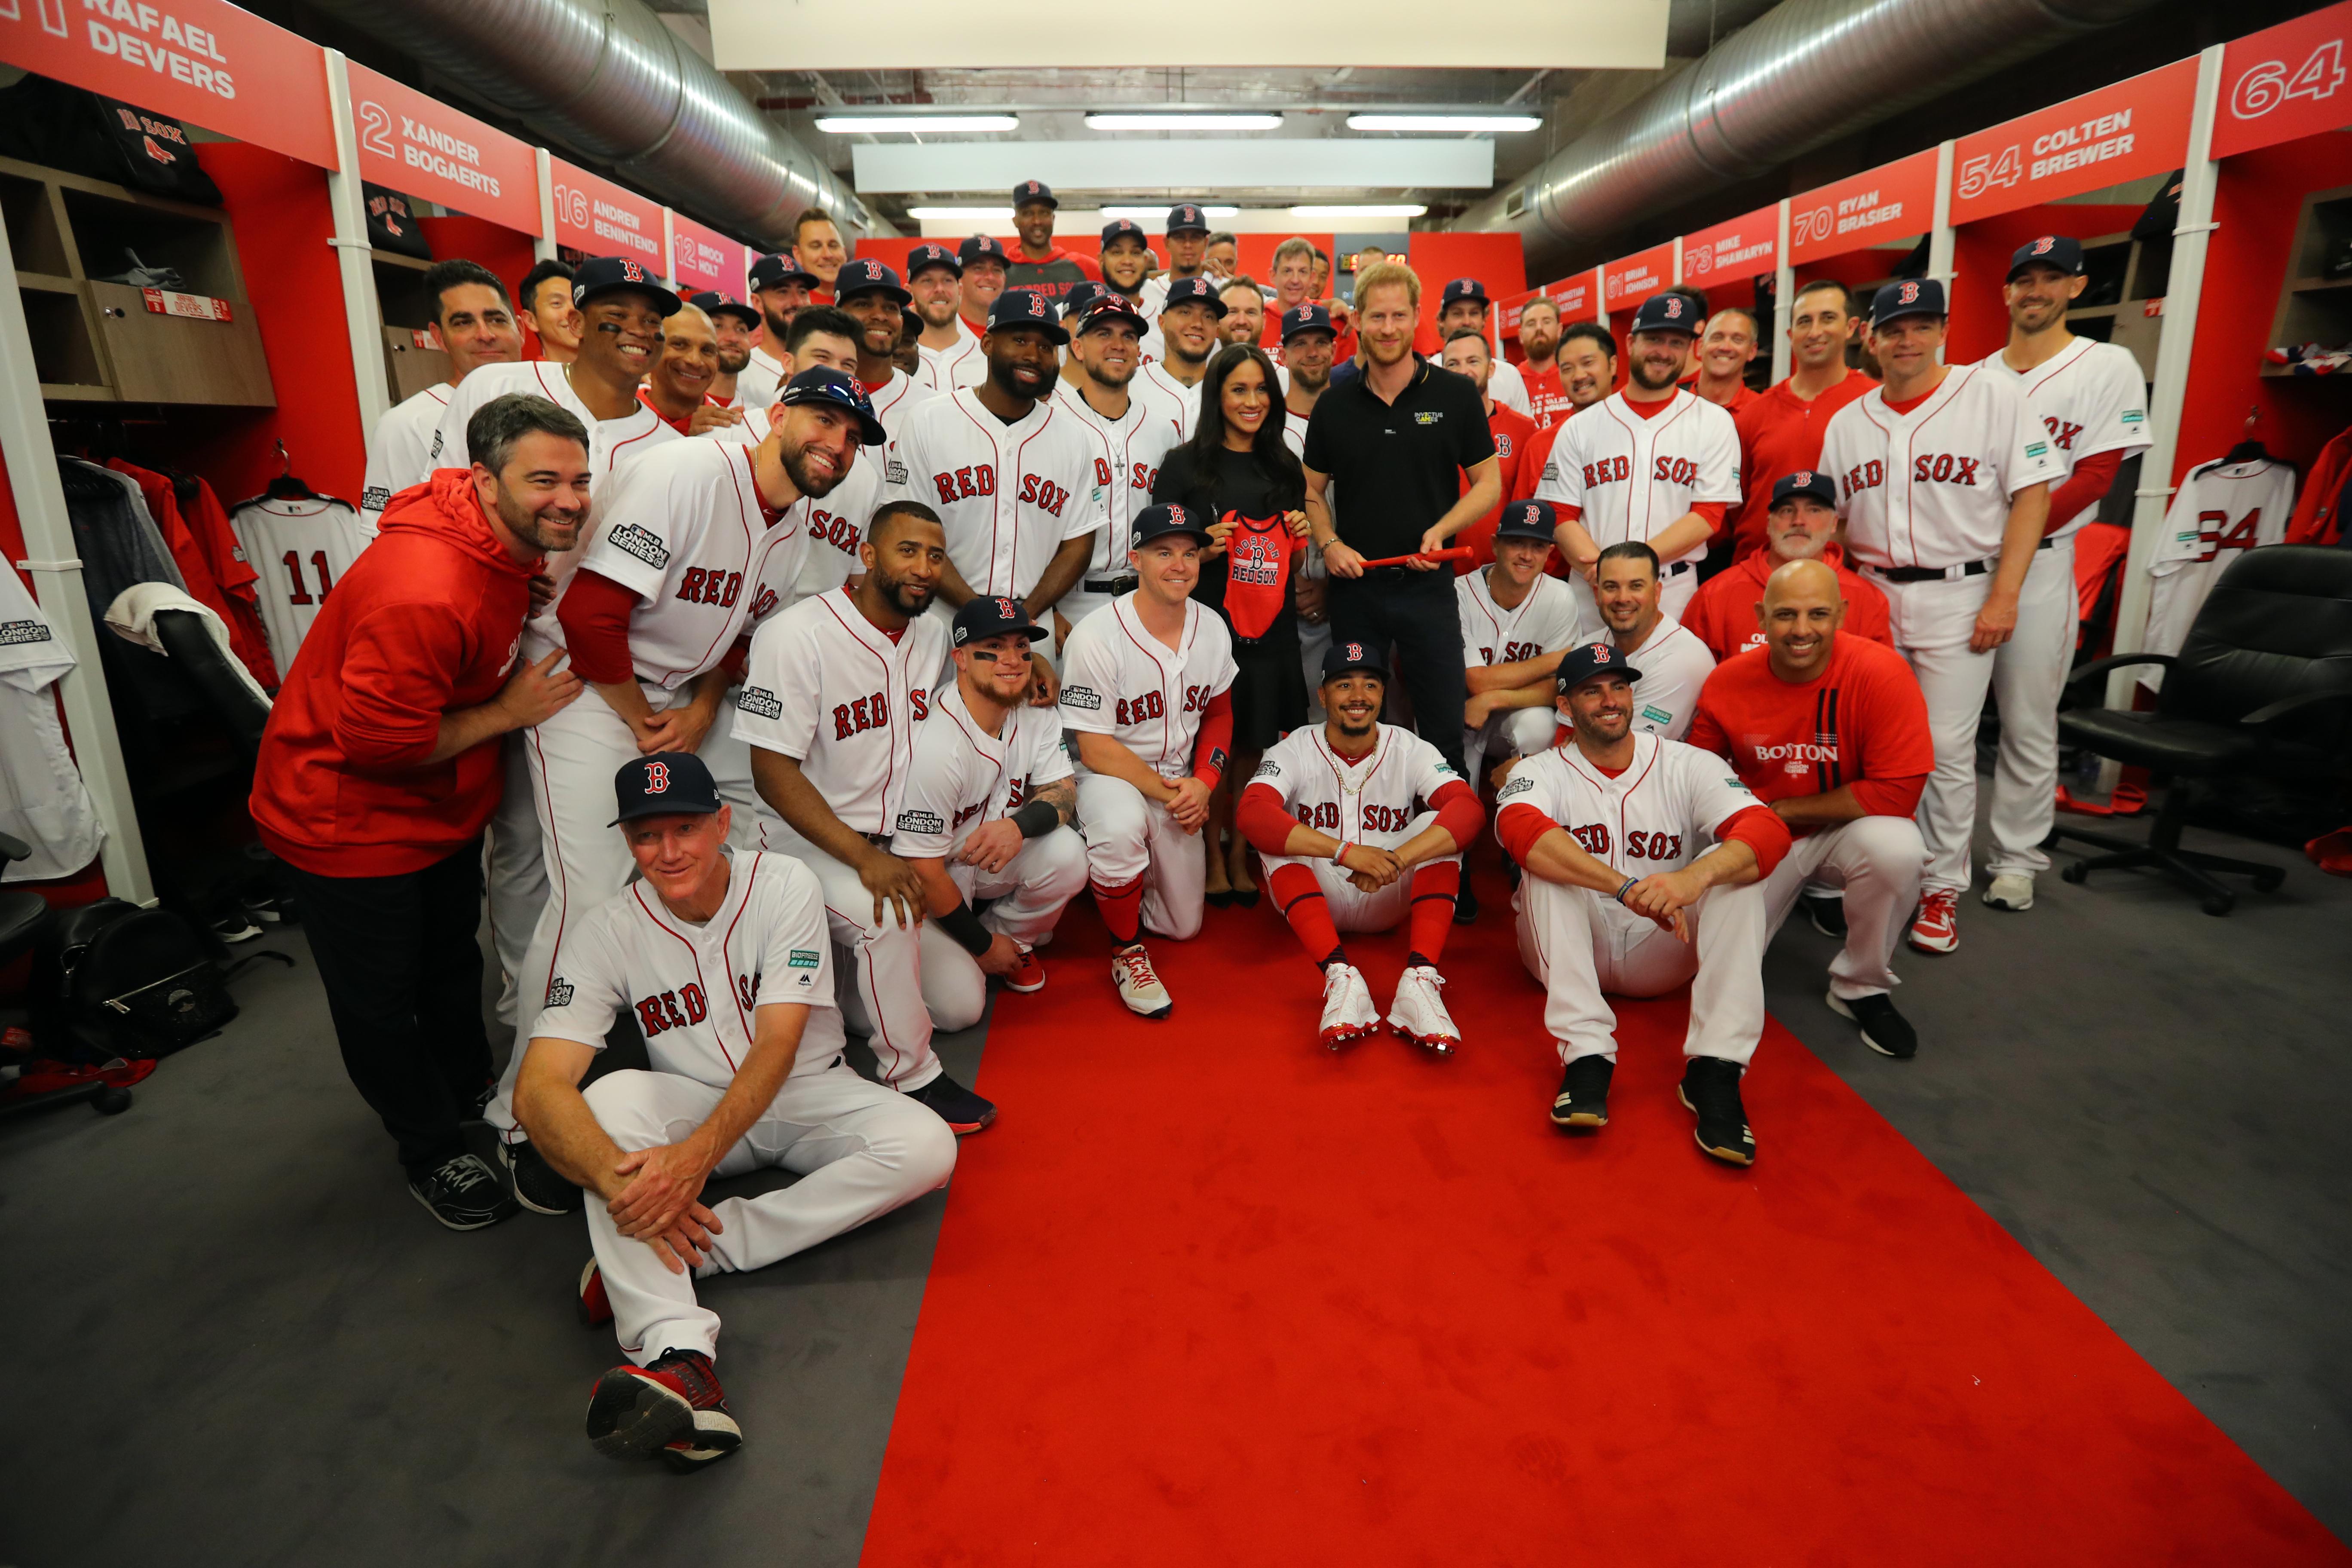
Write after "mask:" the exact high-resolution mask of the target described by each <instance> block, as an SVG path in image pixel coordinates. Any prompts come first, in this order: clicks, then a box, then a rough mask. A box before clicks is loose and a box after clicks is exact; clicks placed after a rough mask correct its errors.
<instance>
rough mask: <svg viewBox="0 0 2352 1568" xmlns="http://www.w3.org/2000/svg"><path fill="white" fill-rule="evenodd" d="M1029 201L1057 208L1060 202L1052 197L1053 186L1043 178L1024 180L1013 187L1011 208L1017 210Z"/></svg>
mask: <svg viewBox="0 0 2352 1568" xmlns="http://www.w3.org/2000/svg"><path fill="white" fill-rule="evenodd" d="M1031 202H1044V203H1045V205H1047V206H1049V207H1053V208H1055V209H1056V210H1058V209H1059V208H1060V207H1061V205H1062V204H1061V203H1060V202H1057V201H1055V199H1054V187H1053V186H1051V185H1049V184H1046V183H1045V181H1043V180H1024V181H1022V182H1021V183H1020V184H1017V185H1015V186H1013V211H1014V212H1019V211H1020V210H1021V209H1022V208H1023V207H1025V206H1027V205H1029V204H1030V203H1031Z"/></svg>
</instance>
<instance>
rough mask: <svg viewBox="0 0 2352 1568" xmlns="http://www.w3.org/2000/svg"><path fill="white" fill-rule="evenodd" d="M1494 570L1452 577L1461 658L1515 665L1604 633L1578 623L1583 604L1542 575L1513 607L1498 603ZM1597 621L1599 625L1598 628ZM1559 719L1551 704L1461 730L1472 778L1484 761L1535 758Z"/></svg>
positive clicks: (1481, 772)
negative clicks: (1508, 607) (1459, 617)
mask: <svg viewBox="0 0 2352 1568" xmlns="http://www.w3.org/2000/svg"><path fill="white" fill-rule="evenodd" d="M1493 570H1496V568H1491V567H1484V566H1482V567H1480V568H1479V569H1478V570H1477V571H1475V572H1472V573H1469V574H1465V575H1463V576H1460V577H1456V578H1455V579H1454V606H1455V608H1456V610H1457V611H1458V612H1459V613H1460V615H1461V617H1462V654H1463V658H1465V659H1466V660H1468V661H1469V662H1470V663H1471V664H1472V665H1473V666H1475V667H1481V668H1484V667H1491V666H1494V665H1497V664H1517V663H1518V662H1519V660H1521V659H1523V658H1536V657H1537V656H1538V655H1539V654H1548V653H1559V652H1560V651H1561V650H1562V649H1565V648H1569V647H1574V646H1575V645H1576V644H1578V643H1580V642H1591V641H1592V640H1593V639H1595V638H1596V637H1599V636H1600V635H1601V634H1600V632H1599V631H1598V630H1597V629H1594V627H1588V626H1583V625H1582V624H1581V622H1580V608H1581V607H1580V603H1579V601H1578V599H1577V596H1576V595H1575V592H1574V591H1573V590H1572V589H1570V587H1569V585H1568V584H1566V583H1563V582H1561V581H1560V580H1559V578H1557V577H1554V576H1550V575H1549V574H1538V576H1537V578H1536V580H1535V585H1534V586H1533V587H1531V588H1529V589H1528V594H1527V597H1525V598H1523V599H1521V600H1520V601H1519V602H1518V604H1517V605H1516V606H1514V607H1513V608H1511V609H1505V608H1503V606H1502V605H1498V604H1496V602H1495V591H1494V587H1493V583H1492V579H1491V578H1490V577H1489V576H1488V574H1489V572H1491V571H1493ZM1597 626H1598V622H1597V621H1596V622H1595V627H1597ZM1558 723H1559V715H1558V714H1557V713H1556V712H1555V711H1554V710H1553V708H1552V705H1551V703H1550V702H1549V700H1547V701H1545V702H1543V703H1542V704H1541V705H1539V706H1538V707H1534V708H1507V709H1505V710H1502V711H1501V712H1498V713H1496V714H1495V715H1494V716H1493V717H1491V718H1489V719H1488V720H1487V721H1486V723H1484V724H1482V725H1480V726H1479V727H1478V728H1477V729H1475V730H1465V731H1463V732H1462V755H1463V758H1464V761H1465V765H1467V766H1468V768H1469V769H1470V776H1471V777H1472V778H1474V779H1475V778H1478V777H1482V776H1483V775H1484V773H1485V770H1486V758H1487V756H1488V755H1489V754H1490V753H1491V754H1493V755H1496V756H1512V757H1531V756H1534V755H1535V754H1536V753H1537V752H1540V751H1542V750H1544V749H1545V748H1546V747H1548V746H1549V745H1550V744H1551V742H1552V733H1553V731H1554V730H1556V729H1557V728H1558Z"/></svg>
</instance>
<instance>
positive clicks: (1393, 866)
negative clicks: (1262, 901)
mask: <svg viewBox="0 0 2352 1568" xmlns="http://www.w3.org/2000/svg"><path fill="white" fill-rule="evenodd" d="M1322 686H1323V693H1322V696H1323V707H1324V710H1325V711H1326V712H1328V714H1329V715H1330V717H1329V718H1328V719H1327V720H1325V721H1324V722H1323V723H1322V724H1321V725H1319V726H1301V727H1300V728H1298V729H1297V730H1293V731H1291V732H1290V733H1289V734H1288V735H1286V736H1285V737H1284V738H1283V739H1282V741H1281V742H1279V743H1277V744H1276V745H1275V746H1273V747H1272V748H1270V749H1269V750H1268V751H1267V752H1266V753H1265V761H1263V762H1261V763H1259V764H1258V768H1257V772H1256V773H1255V775H1254V776H1253V777H1252V778H1251V780H1250V782H1249V785H1248V787H1247V788H1245V789H1244V790H1243V791H1242V797H1241V800H1240V801H1239V802H1238V803H1237V804H1236V805H1235V806H1234V826H1235V827H1237V828H1239V829H1240V830H1241V832H1242V833H1243V834H1244V836H1245V837H1247V838H1248V839H1249V841H1250V846H1251V847H1253V848H1255V850H1256V851H1257V852H1258V854H1259V855H1260V856H1261V857H1262V858H1264V860H1265V873H1266V887H1267V889H1269V890H1270V891H1271V892H1272V893H1273V895H1274V902H1275V907H1276V908H1277V909H1279V910H1281V911H1282V918H1283V919H1284V920H1286V921H1289V922H1290V929H1291V932H1292V934H1294V935H1296V936H1297V938H1298V940H1299V942H1300V943H1301V944H1302V945H1304V946H1305V947H1306V949H1307V957H1308V958H1309V959H1310V960H1312V961H1313V962H1314V963H1315V966H1316V967H1317V968H1318V969H1320V970H1321V971H1322V972H1323V1018H1322V1022H1321V1024H1320V1025H1319V1026H1318V1037H1319V1038H1320V1039H1321V1040H1322V1042H1323V1043H1324V1045H1326V1046H1328V1047H1330V1048H1332V1049H1333V1050H1337V1049H1338V1048H1339V1047H1341V1046H1343V1045H1345V1044H1346V1043H1347V1042H1349V1040H1354V1039H1360V1038H1362V1037H1364V1036H1366V1035H1369V1034H1370V1033H1372V1031H1373V1030H1375V1029H1377V1028H1378V1027H1379V1026H1380V1024H1381V1015H1380V1013H1379V1012H1378V1010H1377V1009H1376V1008H1375V1007H1374V1006H1373V1005H1372V994H1371V991H1370V987H1368V986H1367V985H1366V984H1364V976H1363V974H1362V973H1361V972H1360V970H1358V969H1357V968H1356V966H1355V965H1354V964H1352V963H1349V962H1348V950H1347V949H1346V948H1345V947H1343V946H1342V945H1340V942H1339V933H1340V932H1341V931H1388V930H1390V929H1391V928H1392V927H1394V926H1395V925H1396V923H1397V921H1400V920H1403V921H1410V922H1411V923H1410V928H1409V929H1410V931H1411V932H1412V949H1411V951H1410V952H1408V953H1407V954H1406V955H1405V961H1404V962H1405V968H1404V973H1403V974H1402V976H1400V977H1399V978H1398V980H1397V986H1396V996H1395V1000H1394V1001H1393V1002H1392V1003H1391V1005H1390V1008H1389V1014H1388V1025H1389V1027H1391V1028H1392V1029H1394V1030H1395V1031H1396V1032H1397V1033H1398V1034H1400V1035H1402V1036H1403V1037H1405V1038H1406V1039H1408V1040H1411V1041H1412V1043H1413V1044H1414V1045H1417V1046H1422V1047H1426V1048H1428V1049H1429V1050H1431V1051H1433V1052H1435V1053H1436V1054H1437V1055H1439V1056H1441V1057H1445V1056H1452V1055H1453V1054H1454V1047H1456V1046H1458V1045H1460V1044H1461V1043H1462V1033H1461V1031H1460V1030H1459V1029H1457V1028H1455V1027H1454V1019H1453V1016H1451V1015H1450V1014H1448V1013H1447V1012H1446V1010H1445V1002H1444V998H1443V997H1442V996H1441V995H1440V994H1439V992H1440V990H1441V989H1442V988H1443V987H1444V984H1445V977H1444V975H1443V974H1441V973H1438V970H1437V961H1438V960H1439V959H1440V958H1442V957H1444V954H1445V938H1446V934H1447V930H1448V928H1449V927H1451V926H1452V925H1453V923H1454V898H1455V895H1456V894H1457V892H1458V891H1459V890H1460V889H1461V886H1462V855H1463V852H1464V851H1465V849H1467V848H1468V847H1469V846H1470V842H1471V840H1472V839H1474V838H1475V837H1477V835H1478V828H1479V826H1480V825H1481V823H1483V822H1484V821H1485V819H1486V815H1485V813H1483V812H1481V811H1480V810H1479V809H1478V796H1477V795H1476V793H1475V791H1473V790H1472V789H1471V787H1470V786H1469V785H1468V784H1465V783H1464V782H1463V780H1462V775H1461V774H1459V773H1455V772H1454V769H1453V768H1452V767H1451V766H1449V765H1448V764H1447V763H1446V761H1445V759H1444V757H1442V756H1440V755H1438V752H1437V748H1436V747H1434V746H1433V745H1431V744H1430V743H1429V742H1427V741H1424V740H1423V739H1421V738H1420V737H1419V736H1417V735H1414V734H1413V733H1412V732H1411V731H1406V730H1400V729H1398V728H1396V727H1395V726H1394V725H1391V724H1383V723H1381V721H1380V719H1381V698H1382V697H1383V696H1384V695H1385V693H1386V690H1387V686H1388V658H1387V650H1386V649H1384V648H1377V647H1365V646H1364V645H1363V644H1362V643H1360V642H1357V643H1334V644H1333V645H1332V647H1331V651H1330V653H1329V654H1328V656H1327V657H1326V658H1325V659H1324V663H1323V680H1322Z"/></svg>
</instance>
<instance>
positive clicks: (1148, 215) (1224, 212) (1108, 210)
mask: <svg viewBox="0 0 2352 1568" xmlns="http://www.w3.org/2000/svg"><path fill="white" fill-rule="evenodd" d="M1174 205H1176V204H1175V203H1174V202H1171V203H1169V204H1168V206H1166V207H1105V208H1103V209H1102V215H1103V216H1105V217H1125V218H1133V219H1134V220H1135V221H1136V222H1138V223H1159V222H1160V221H1162V220H1163V219H1165V218H1166V217H1167V216H1168V208H1169V207H1172V206H1174ZM1241 210H1242V209H1241V208H1239V207H1202V209H1201V216H1202V217H1231V216H1234V214H1235V213H1237V212H1239V211H1241Z"/></svg>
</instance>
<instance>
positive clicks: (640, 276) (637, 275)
mask: <svg viewBox="0 0 2352 1568" xmlns="http://www.w3.org/2000/svg"><path fill="white" fill-rule="evenodd" d="M621 277H622V279H624V280H625V281H626V282H630V283H642V282H644V281H645V280H646V269H645V268H642V267H640V266H638V265H637V264H636V263H635V262H634V261H624V262H622V263H621Z"/></svg>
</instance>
